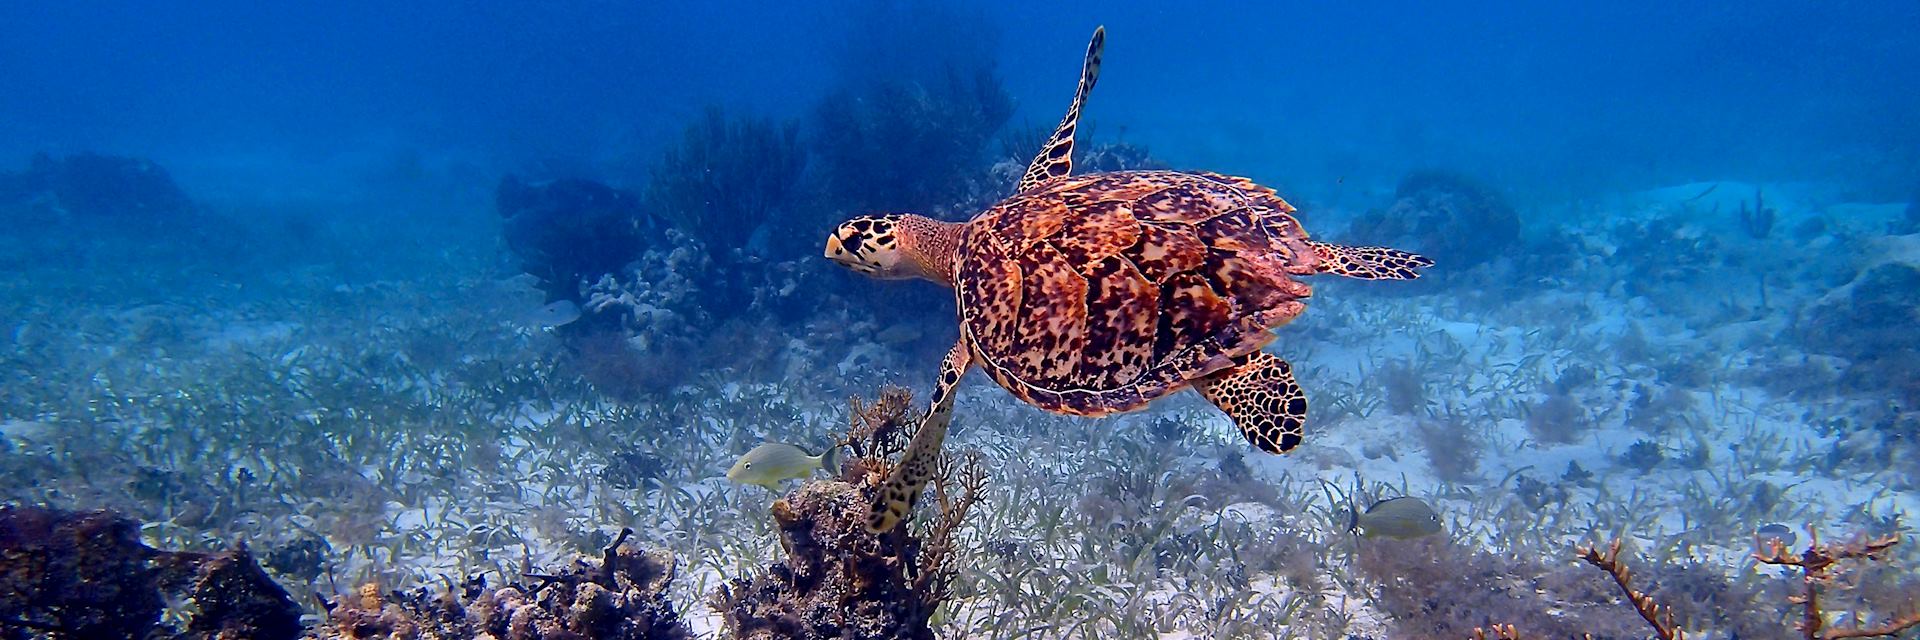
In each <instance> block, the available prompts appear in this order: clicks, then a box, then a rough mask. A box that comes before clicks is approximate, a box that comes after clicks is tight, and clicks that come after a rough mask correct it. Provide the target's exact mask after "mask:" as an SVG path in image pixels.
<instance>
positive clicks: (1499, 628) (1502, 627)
mask: <svg viewBox="0 0 1920 640" xmlns="http://www.w3.org/2000/svg"><path fill="white" fill-rule="evenodd" d="M1489 639H1491V640H1523V639H1522V638H1521V637H1520V630H1519V629H1517V628H1515V627H1514V626H1513V625H1510V624H1498V623H1496V624H1494V625H1493V627H1492V628H1484V627H1474V628H1473V640H1489Z"/></svg>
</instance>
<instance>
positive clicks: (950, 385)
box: [867, 338, 973, 533]
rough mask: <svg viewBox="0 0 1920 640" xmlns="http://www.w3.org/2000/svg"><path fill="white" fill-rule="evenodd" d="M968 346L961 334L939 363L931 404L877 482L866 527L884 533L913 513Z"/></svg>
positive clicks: (942, 438)
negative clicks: (884, 477) (883, 480)
mask: <svg viewBox="0 0 1920 640" xmlns="http://www.w3.org/2000/svg"><path fill="white" fill-rule="evenodd" d="M968 349H969V348H968V346H967V341H966V339H964V338H962V339H961V340H960V343H959V344H956V345H953V349H952V350H949V351H947V358H946V360H944V361H942V362H941V363H940V380H939V381H938V382H935V383H934V385H933V406H932V407H930V408H928V409H927V415H926V417H925V418H922V419H921V420H920V427H919V428H918V429H916V430H914V432H913V440H911V441H909V442H908V443H907V450H906V452H905V453H902V454H900V463H899V464H897V465H894V467H893V472H892V473H889V474H887V481H886V483H885V484H882V485H880V493H879V495H877V496H874V499H873V506H872V508H871V509H869V510H868V512H867V531H870V532H873V533H886V532H887V531H888V530H891V529H893V527H894V526H895V525H898V524H900V521H901V520H905V519H907V514H910V513H913V505H914V504H915V503H918V502H919V501H920V492H921V490H923V489H926V488H927V482H928V481H931V480H932V479H933V474H934V472H935V471H936V470H938V469H939V468H940V445H941V444H942V443H944V442H946V440H947V425H948V424H949V423H951V422H952V420H953V395H954V391H955V389H957V388H958V387H959V384H960V377H961V376H964V375H966V373H967V369H969V368H971V367H972V366H973V356H972V355H971V354H972V352H971V351H969V350H968Z"/></svg>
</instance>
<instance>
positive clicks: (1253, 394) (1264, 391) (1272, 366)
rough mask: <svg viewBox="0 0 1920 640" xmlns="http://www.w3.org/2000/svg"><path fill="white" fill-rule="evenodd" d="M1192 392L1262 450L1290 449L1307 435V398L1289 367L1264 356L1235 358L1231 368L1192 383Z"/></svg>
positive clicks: (1278, 360)
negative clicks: (1211, 404)
mask: <svg viewBox="0 0 1920 640" xmlns="http://www.w3.org/2000/svg"><path fill="white" fill-rule="evenodd" d="M1193 388H1194V389H1196V390H1198V391H1199V392H1200V395H1201V396H1202V397H1205V398H1206V399H1207V402H1211V403H1213V406H1216V407H1219V408H1220V410H1221V411H1225V412H1226V413H1227V417H1230V418H1233V423H1234V424H1235V425H1238V426H1239V427H1240V434H1241V435H1244V436H1246V437H1247V442H1250V443H1253V446H1255V447H1258V448H1259V449H1260V450H1261V451H1265V452H1267V453H1286V452H1288V451H1292V450H1293V448H1294V447H1297V446H1300V439H1301V437H1302V436H1304V435H1305V434H1306V423H1307V396H1306V394H1303V393H1301V392H1300V385H1299V384H1297V383H1295V382H1294V381H1293V365H1291V364H1288V363H1287V361H1285V360H1281V359H1280V358H1278V357H1275V356H1272V355H1269V354H1267V353H1266V352H1263V351H1255V352H1253V353H1249V354H1247V355H1244V356H1240V357H1239V358H1235V359H1234V366H1232V367H1230V368H1227V369H1225V370H1222V371H1219V372H1217V373H1214V374H1212V375H1209V376H1207V377H1205V378H1201V379H1199V380H1196V381H1194V383H1193Z"/></svg>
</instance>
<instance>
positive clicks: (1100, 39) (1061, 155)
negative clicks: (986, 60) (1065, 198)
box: [1014, 27, 1107, 193]
mask: <svg viewBox="0 0 1920 640" xmlns="http://www.w3.org/2000/svg"><path fill="white" fill-rule="evenodd" d="M1106 46H1107V28H1106V27H1100V28H1097V29H1094V30H1093V40H1092V41H1090V42H1088V43H1087V57H1086V60H1085V61H1084V62H1082V63H1081V65H1080V87H1079V89H1077V90H1075V91H1074V93H1073V104H1072V105H1070V106H1068V107H1067V117H1065V118H1062V119H1061V120H1060V126H1059V127H1057V128H1055V129H1054V130H1053V137H1051V138H1048V139H1047V144H1045V145H1043V146H1041V147H1040V153H1039V155H1036V156H1034V157H1033V162H1032V163H1029V164H1028V165H1027V173H1026V175H1023V176H1021V177H1020V186H1018V187H1016V188H1015V189H1014V193H1019V192H1021V191H1026V190H1027V189H1028V188H1031V187H1033V186H1034V185H1037V184H1040V183H1042V182H1046V181H1047V180H1049V179H1052V178H1058V177H1060V176H1064V175H1069V174H1072V173H1073V133H1074V130H1075V129H1078V128H1080V109H1081V108H1082V107H1085V106H1086V104H1087V94H1088V93H1091V92H1092V91H1093V83H1094V81H1096V80H1099V79H1100V53H1101V51H1103V50H1105V49H1106Z"/></svg>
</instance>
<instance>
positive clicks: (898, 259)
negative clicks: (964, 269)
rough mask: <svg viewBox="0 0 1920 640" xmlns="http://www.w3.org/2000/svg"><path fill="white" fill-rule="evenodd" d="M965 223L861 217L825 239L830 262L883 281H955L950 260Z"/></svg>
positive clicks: (904, 216) (902, 216) (906, 217)
mask: <svg viewBox="0 0 1920 640" xmlns="http://www.w3.org/2000/svg"><path fill="white" fill-rule="evenodd" d="M963 228H964V227H963V225H959V224H954V223H951V222H941V221H939V220H935V219H933V218H928V217H926V216H916V215H912V214H902V213H893V214H887V215H879V216H860V217H858V218H854V219H852V220H848V221H846V222H842V223H840V226H839V227H836V228H834V230H833V234H832V235H829V236H827V251H826V256H827V259H828V260H832V261H834V262H838V263H840V266H843V267H846V268H848V269H852V270H854V271H858V272H860V273H863V274H866V275H868V276H871V277H875V278H880V279H883V280H903V279H907V278H926V279H928V280H932V281H934V282H939V283H942V284H952V282H953V276H952V273H953V257H954V252H955V251H956V249H957V247H958V245H959V242H958V238H959V236H960V234H961V232H962V231H961V230H962V229H963Z"/></svg>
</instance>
